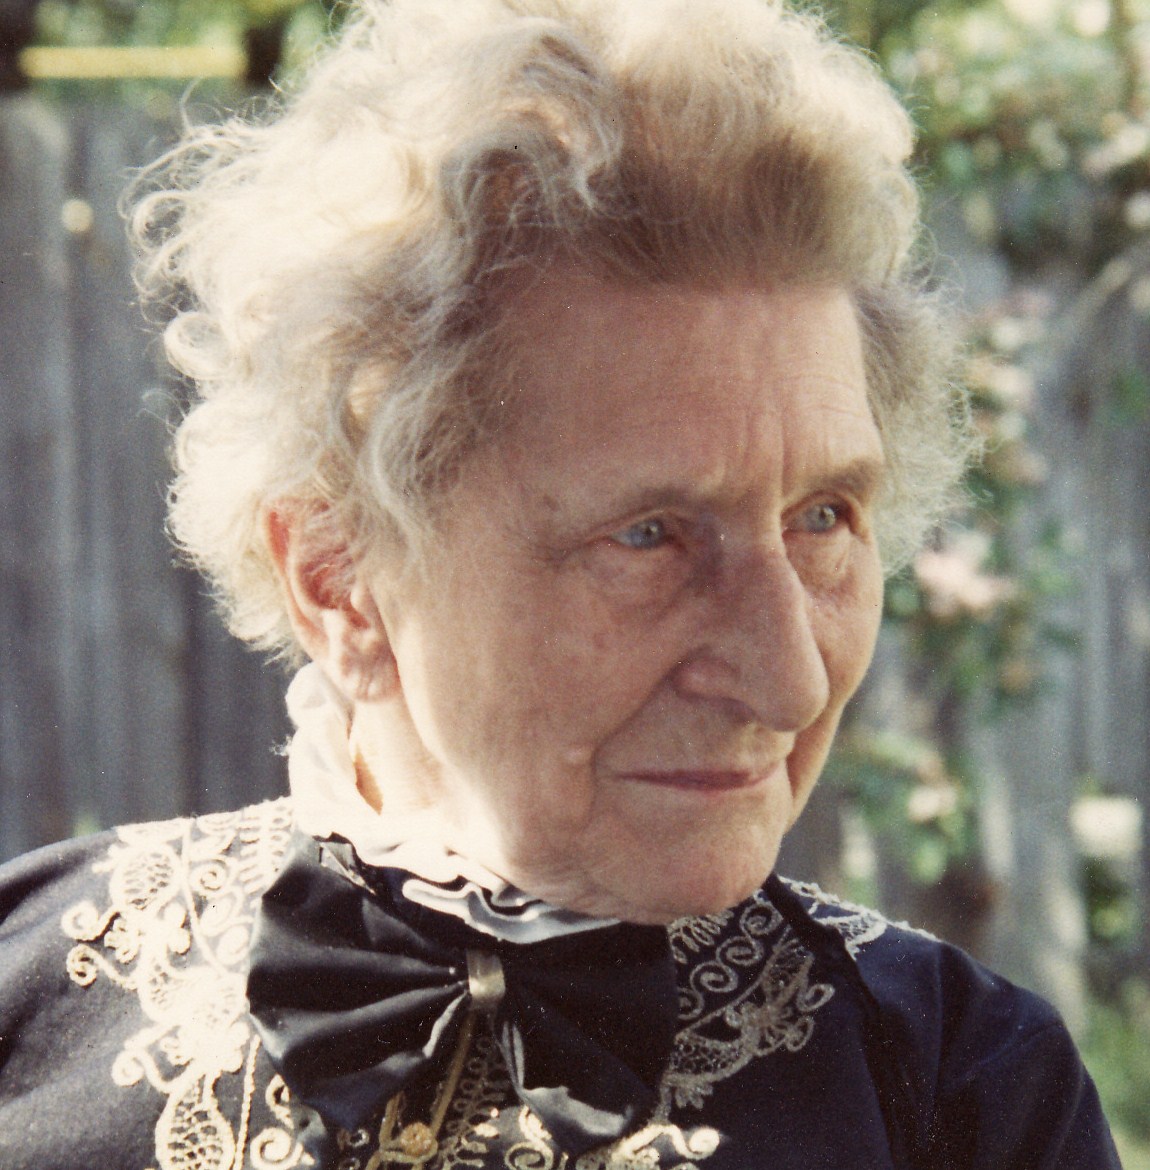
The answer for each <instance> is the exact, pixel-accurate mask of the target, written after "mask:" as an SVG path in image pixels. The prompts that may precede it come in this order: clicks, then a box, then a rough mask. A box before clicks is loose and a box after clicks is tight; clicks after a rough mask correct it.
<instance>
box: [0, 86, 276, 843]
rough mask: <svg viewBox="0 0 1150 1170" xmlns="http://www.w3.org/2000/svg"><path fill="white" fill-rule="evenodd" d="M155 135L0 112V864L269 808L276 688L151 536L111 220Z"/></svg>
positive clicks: (134, 325) (158, 475)
mask: <svg viewBox="0 0 1150 1170" xmlns="http://www.w3.org/2000/svg"><path fill="white" fill-rule="evenodd" d="M169 133H170V129H169V127H168V126H166V125H165V124H164V123H162V122H156V121H153V120H152V119H150V118H148V117H147V116H146V115H145V114H143V113H137V112H133V111H131V110H125V109H124V108H122V107H119V106H113V105H106V106H104V105H100V104H99V103H82V102H78V101H77V102H69V103H68V104H66V105H62V104H56V103H53V102H52V101H50V100H48V99H46V98H43V97H41V96H38V95H35V94H31V93H20V94H15V95H5V96H3V97H0V854H3V855H5V856H8V855H12V854H14V853H17V852H20V851H22V850H25V849H28V848H31V847H33V846H35V845H38V844H40V843H42V842H45V841H49V840H53V839H56V838H59V837H63V836H67V835H69V834H71V833H73V832H75V831H77V830H81V829H85V828H90V827H96V826H102V825H108V824H113V823H117V822H122V821H124V820H130V819H131V820H134V819H143V818H154V817H166V816H171V815H174V814H177V813H184V812H188V811H190V810H199V809H205V810H211V809H219V808H223V807H226V806H229V805H232V806H234V805H235V804H237V803H239V802H241V801H244V800H248V799H251V798H253V797H256V796H259V795H262V794H271V793H275V792H279V791H281V790H282V788H283V782H282V779H281V775H280V774H281V771H282V762H281V761H280V760H279V759H278V758H277V757H276V756H275V755H274V754H273V752H272V747H273V745H275V744H276V743H277V742H280V741H282V739H283V737H284V735H285V731H286V727H285V719H284V716H283V714H282V680H281V679H280V678H278V677H277V672H276V671H274V670H270V669H268V668H265V667H264V666H263V665H262V664H261V662H260V661H259V660H258V659H257V658H256V657H255V656H253V655H251V654H249V653H247V652H246V651H244V650H243V649H242V648H241V647H239V646H238V645H237V644H235V643H234V642H233V641H231V640H230V639H228V638H227V637H226V636H225V635H224V634H223V633H222V631H221V630H220V628H219V622H218V620H217V619H216V618H215V616H214V615H213V614H212V613H211V612H210V610H211V607H210V604H209V603H208V602H207V601H206V600H205V598H204V596H203V586H202V584H201V583H200V582H199V581H198V580H197V579H196V578H195V577H194V576H193V575H192V574H190V573H188V572H187V571H185V570H183V569H180V568H177V567H176V566H175V565H174V564H173V558H172V554H171V550H170V548H169V546H168V544H167V541H166V538H165V536H164V534H163V513H164V503H163V499H164V483H165V480H166V478H167V467H166V456H165V445H166V444H165V428H166V422H167V419H168V416H169V414H170V402H169V398H168V397H167V395H166V393H165V390H164V386H165V375H164V374H163V373H162V368H161V364H160V360H159V356H158V351H157V345H156V343H155V340H154V338H153V337H151V336H150V334H149V333H148V331H147V329H146V327H145V325H144V322H143V320H142V318H141V315H140V312H139V310H138V308H137V307H136V306H135V304H134V303H133V292H132V288H131V282H130V279H129V275H128V274H129V266H130V261H129V256H128V251H127V245H126V241H125V235H124V229H123V225H122V223H121V222H120V220H119V217H118V215H117V213H116V202H117V198H118V196H119V193H120V191H121V190H122V188H123V186H124V183H125V180H126V177H127V174H128V171H129V170H130V168H132V167H135V166H138V165H140V164H141V163H142V162H144V161H146V160H148V159H149V158H151V157H153V156H154V155H155V154H157V153H158V152H159V150H160V149H161V147H162V145H163V143H164V141H165V139H166V137H167V136H168V134H169Z"/></svg>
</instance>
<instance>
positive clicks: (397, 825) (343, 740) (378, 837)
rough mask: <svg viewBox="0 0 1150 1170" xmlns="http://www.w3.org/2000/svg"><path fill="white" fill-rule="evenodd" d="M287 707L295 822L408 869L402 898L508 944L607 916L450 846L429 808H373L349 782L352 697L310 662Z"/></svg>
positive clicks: (367, 858)
mask: <svg viewBox="0 0 1150 1170" xmlns="http://www.w3.org/2000/svg"><path fill="white" fill-rule="evenodd" d="M287 707H288V713H289V714H290V715H291V718H292V720H293V722H294V723H295V726H296V731H295V734H294V735H293V737H292V740H291V744H290V746H289V748H288V776H289V780H290V783H291V794H292V803H293V806H294V809H295V818H296V823H297V825H298V826H299V827H300V829H302V830H303V831H304V832H305V833H308V834H310V835H311V836H313V837H318V838H320V839H321V840H324V839H330V838H343V839H344V840H345V841H347V842H349V843H350V844H351V846H352V847H353V848H354V850H355V852H356V855H357V856H358V857H359V860H360V861H361V862H363V863H364V864H365V865H369V866H377V867H385V868H389V869H398V870H404V871H406V872H407V873H408V874H409V875H410V876H409V877H408V878H407V879H406V881H405V882H404V884H403V895H404V897H406V898H408V899H409V900H411V901H412V902H416V903H418V904H420V905H423V906H427V907H429V908H431V909H433V910H438V911H440V912H441V913H445V914H451V915H453V916H455V917H456V918H460V919H462V920H463V921H464V922H466V923H468V924H469V925H471V926H473V927H474V928H475V929H476V930H480V931H482V932H484V933H485V934H489V935H492V936H494V937H495V938H500V939H504V940H506V941H508V942H518V943H530V942H539V941H542V940H543V939H546V938H554V937H556V936H559V935H564V934H574V933H577V932H579V931H584V930H594V929H596V928H598V927H601V926H607V925H611V924H612V923H613V922H614V921H615V920H614V919H606V918H590V917H587V916H586V915H582V914H577V913H575V912H574V911H571V910H564V909H561V908H560V907H557V906H552V905H550V904H549V903H547V902H544V901H542V900H540V899H539V898H535V897H533V896H532V895H530V894H527V893H525V892H524V891H523V890H520V889H518V888H517V887H515V886H513V885H511V884H510V883H508V882H506V881H504V880H503V879H502V878H500V877H499V876H497V875H496V874H494V873H492V872H491V871H490V870H489V869H487V868H486V867H485V866H483V865H480V864H479V863H477V862H475V861H472V860H471V859H469V858H467V857H464V856H463V855H462V854H459V853H457V852H456V851H455V850H453V849H451V848H449V847H448V846H447V845H446V844H445V843H444V830H443V825H442V822H441V820H440V818H439V817H438V815H437V814H436V813H435V812H434V811H433V810H420V811H418V812H408V813H396V812H395V811H391V812H389V810H388V809H387V803H386V802H387V793H386V792H384V794H383V799H384V808H383V810H382V811H381V812H376V810H375V809H374V808H372V806H371V805H370V804H369V803H368V802H367V801H366V800H365V799H364V797H363V795H362V793H361V792H360V790H359V787H358V785H357V783H356V776H355V762H354V760H353V759H352V754H351V749H350V747H349V743H348V733H349V729H350V725H351V707H350V704H349V703H348V701H347V700H346V699H345V698H344V696H343V695H342V694H341V693H340V691H339V690H338V689H337V688H336V687H335V686H334V685H333V684H332V682H331V681H330V680H329V679H328V677H327V675H325V674H324V672H323V671H322V669H321V668H320V667H319V666H318V665H316V664H315V663H309V664H308V665H307V666H305V667H303V669H302V670H300V671H299V673H298V674H297V675H296V676H295V678H294V679H293V680H292V683H291V686H289V687H288V692H287Z"/></svg>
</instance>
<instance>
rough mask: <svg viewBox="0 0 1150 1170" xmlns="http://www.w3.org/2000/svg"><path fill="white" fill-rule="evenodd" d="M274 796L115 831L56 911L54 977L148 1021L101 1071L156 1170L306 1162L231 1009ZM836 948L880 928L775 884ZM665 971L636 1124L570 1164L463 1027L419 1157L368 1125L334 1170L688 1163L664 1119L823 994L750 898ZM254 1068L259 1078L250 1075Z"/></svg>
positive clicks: (808, 965)
mask: <svg viewBox="0 0 1150 1170" xmlns="http://www.w3.org/2000/svg"><path fill="white" fill-rule="evenodd" d="M291 826H292V817H291V811H290V805H289V803H288V802H287V801H277V802H274V803H271V804H265V805H258V806H255V807H253V808H249V809H245V810H242V811H241V812H237V813H228V814H218V815H213V816H206V817H201V818H198V819H196V820H176V821H169V822H164V823H161V824H153V825H142V826H128V827H125V828H122V829H120V830H118V840H117V842H116V843H115V844H114V845H113V846H112V847H111V848H110V849H109V851H108V853H107V855H106V856H105V857H104V858H103V859H102V860H100V861H99V862H97V863H96V864H95V866H94V869H95V871H96V872H98V873H106V874H107V875H108V906H107V907H106V908H105V909H102V910H101V909H100V908H98V907H97V906H96V905H95V904H94V903H93V902H90V901H84V902H81V903H78V904H77V905H75V906H73V907H71V909H69V910H68V911H67V912H66V913H65V914H64V916H63V919H62V927H63V930H64V932H65V933H66V934H67V935H68V936H69V937H70V938H71V939H73V940H74V941H75V943H76V945H75V946H73V947H72V949H71V951H70V952H69V955H68V959H67V969H68V973H69V975H70V977H71V978H72V980H73V981H74V982H75V983H77V984H79V985H80V986H83V987H88V986H91V985H93V984H94V983H96V982H97V980H106V981H108V982H110V983H112V984H114V985H115V986H117V987H119V988H120V989H121V990H122V991H124V992H125V993H131V994H134V995H136V996H137V998H138V1000H139V1004H140V1008H141V1010H142V1012H143V1015H144V1017H145V1018H146V1019H147V1021H148V1024H147V1026H145V1027H144V1028H142V1029H140V1030H139V1031H138V1032H136V1033H135V1034H134V1035H133V1036H131V1037H129V1038H128V1040H127V1041H125V1043H124V1046H123V1048H122V1050H121V1051H120V1053H119V1055H118V1056H117V1058H116V1060H115V1062H114V1064H113V1067H112V1069H111V1075H112V1078H113V1080H114V1082H115V1083H116V1084H118V1085H121V1086H125V1087H126V1086H131V1085H138V1084H141V1083H146V1084H148V1085H149V1086H151V1088H152V1089H154V1090H155V1091H156V1092H157V1093H159V1094H161V1095H162V1097H163V1100H164V1104H163V1106H162V1109H161V1112H160V1118H159V1122H158V1124H157V1127H156V1137H155V1142H156V1147H155V1149H156V1160H157V1170H240V1167H243V1166H250V1167H251V1168H252V1170H294V1168H297V1167H301V1166H304V1165H307V1164H310V1159H307V1158H306V1156H305V1155H304V1153H303V1151H302V1148H301V1146H300V1143H299V1142H298V1141H297V1139H296V1137H295V1130H294V1126H293V1122H292V1115H291V1111H290V1108H289V1103H288V1090H287V1088H286V1086H285V1085H284V1083H283V1081H282V1079H281V1078H279V1077H278V1076H273V1077H272V1078H271V1080H270V1081H269V1082H268V1083H267V1084H266V1085H257V1079H258V1074H257V1063H256V1062H257V1056H258V1053H259V1040H258V1037H257V1036H256V1035H255V1033H254V1031H253V1029H252V1027H251V1025H250V1023H249V1021H248V1017H247V1013H246V1000H245V986H244V985H245V966H246V957H247V953H248V947H249V944H250V938H251V927H252V922H253V914H254V910H255V906H256V902H257V900H258V897H259V895H260V894H262V892H263V891H264V890H265V889H266V888H267V886H268V885H269V884H270V883H271V881H272V879H273V878H274V876H275V874H276V872H277V870H278V868H279V865H280V863H281V861H282V858H283V855H284V853H285V851H286V848H287V843H288V839H289V836H290V833H291ZM789 885H790V888H791V889H792V890H793V891H794V892H795V893H796V894H797V895H798V896H799V897H800V898H801V899H802V900H803V902H804V903H805V904H806V905H807V908H808V912H809V913H810V914H811V915H812V916H813V917H815V918H817V919H818V920H819V921H821V922H824V923H826V924H827V925H829V926H831V927H833V928H834V929H835V930H837V931H839V933H840V934H841V935H842V937H843V939H844V941H845V943H846V946H847V948H848V950H849V951H850V953H851V954H852V955H857V953H858V952H859V950H860V949H861V948H863V947H864V946H866V945H867V944H868V943H870V942H873V941H874V940H875V939H877V938H879V937H880V936H881V935H882V934H883V933H884V931H885V930H886V929H887V926H888V925H889V924H888V923H887V921H886V920H885V919H883V918H882V917H881V916H880V915H878V914H875V913H874V912H873V911H870V910H867V909H865V908H863V907H859V906H853V905H851V904H850V903H844V902H839V901H837V900H836V899H833V898H831V897H829V896H828V895H826V894H824V893H823V892H822V891H821V890H820V889H819V888H818V887H817V886H814V885H808V884H804V883H789ZM670 943H671V949H672V953H673V955H674V958H675V960H676V962H677V964H678V965H679V967H680V988H679V994H680V1004H679V1015H680V1025H681V1027H680V1031H679V1033H678V1035H677V1037H676V1043H675V1048H674V1052H673V1054H672V1058H671V1062H670V1066H669V1067H668V1069H667V1071H666V1073H665V1074H664V1077H663V1084H662V1093H661V1098H660V1103H659V1106H658V1108H657V1110H656V1113H655V1116H654V1117H653V1118H652V1120H651V1123H650V1124H649V1125H647V1126H645V1127H644V1128H643V1129H641V1130H639V1131H638V1132H636V1133H634V1134H631V1135H629V1136H628V1137H626V1138H623V1139H621V1140H620V1141H618V1142H616V1143H614V1144H613V1145H611V1146H609V1147H606V1148H604V1149H602V1150H596V1151H592V1152H591V1153H588V1154H586V1155H584V1156H583V1157H581V1158H579V1159H576V1160H574V1161H572V1160H571V1159H569V1157H568V1156H567V1155H565V1154H563V1153H561V1152H560V1151H559V1150H558V1149H557V1148H556V1147H555V1145H554V1143H553V1142H552V1141H551V1138H550V1135H549V1134H548V1133H547V1131H546V1129H545V1128H544V1127H543V1125H542V1123H541V1122H540V1121H539V1119H538V1118H537V1117H536V1116H535V1115H534V1114H533V1113H531V1111H530V1110H529V1109H527V1108H525V1107H522V1106H520V1105H518V1104H517V1103H515V1101H514V1096H513V1093H512V1090H511V1084H510V1080H509V1079H508V1077H507V1074H506V1070H505V1069H504V1068H503V1063H502V1058H501V1056H500V1054H499V1052H498V1049H497V1047H496V1045H495V1043H494V1041H493V1039H492V1038H491V1036H490V1034H489V1033H487V1032H486V1031H480V1032H478V1033H477V1034H476V1036H475V1041H474V1044H473V1046H472V1049H471V1052H470V1055H469V1056H468V1058H467V1060H466V1063H465V1065H464V1071H463V1074H462V1076H461V1077H460V1080H459V1082H458V1085H457V1088H456V1092H455V1094H454V1097H453V1099H452V1101H451V1106H450V1109H449V1112H448V1114H447V1117H446V1119H445V1123H444V1126H443V1136H442V1140H440V1141H439V1142H438V1146H437V1149H436V1151H435V1154H434V1155H433V1156H432V1157H431V1158H430V1160H429V1159H427V1158H426V1157H422V1158H421V1157H406V1158H405V1157H400V1158H399V1159H398V1161H397V1158H396V1151H395V1149H394V1143H393V1148H390V1149H387V1150H385V1149H384V1146H383V1144H382V1143H381V1138H380V1135H379V1134H376V1133H374V1132H372V1131H370V1130H361V1131H358V1132H357V1133H354V1134H348V1133H345V1134H342V1135H341V1137H340V1142H339V1145H340V1159H339V1165H338V1170H385V1168H386V1167H389V1166H396V1165H407V1166H411V1167H414V1166H415V1165H417V1164H419V1165H423V1164H426V1165H428V1166H432V1165H433V1166H435V1167H436V1170H482V1168H483V1167H484V1166H488V1165H490V1164H491V1162H490V1159H491V1158H492V1157H493V1156H494V1157H499V1158H500V1159H501V1161H502V1165H503V1167H504V1168H505V1170H699V1164H700V1163H701V1162H704V1161H706V1160H707V1159H708V1158H709V1157H711V1155H713V1154H714V1153H715V1151H716V1150H717V1149H718V1146H719V1141H720V1136H719V1134H718V1132H717V1131H716V1130H715V1129H713V1128H712V1127H710V1126H706V1125H684V1124H682V1120H683V1119H682V1118H679V1119H677V1121H678V1123H676V1122H673V1121H672V1120H671V1117H672V1112H673V1111H674V1110H693V1109H699V1108H701V1107H703V1106H704V1105H705V1103H706V1101H707V1099H708V1098H709V1097H710V1096H711V1095H712V1093H713V1092H714V1088H715V1086H716V1085H717V1084H718V1083H719V1082H721V1081H724V1080H726V1079H727V1078H729V1077H731V1076H734V1075H735V1074H736V1073H738V1072H739V1071H740V1070H741V1069H743V1068H745V1067H746V1066H747V1065H748V1064H750V1063H751V1062H752V1061H753V1060H756V1059H758V1058H760V1057H764V1056H767V1055H770V1054H772V1053H776V1052H786V1053H798V1052H800V1051H801V1050H802V1049H803V1048H804V1047H805V1046H806V1045H807V1043H808V1042H809V1041H810V1039H811V1036H812V1034H813V1032H814V1028H815V1017H816V1015H817V1013H818V1012H819V1010H820V1009H821V1008H822V1007H823V1006H824V1005H825V1004H826V1003H827V1002H828V1001H829V1000H830V999H831V998H832V997H833V995H834V989H833V987H831V985H830V984H827V983H821V982H819V981H817V980H816V979H815V978H814V976H813V973H812V968H813V964H814V958H813V956H812V955H811V953H810V952H809V951H808V950H807V949H806V948H805V947H804V946H803V945H802V944H801V943H800V942H799V940H798V939H797V938H796V936H795V935H794V933H793V931H792V930H791V928H790V927H789V926H788V925H787V923H786V922H785V921H784V919H783V917H782V915H781V914H780V913H779V912H778V911H777V910H776V909H775V907H774V906H773V905H772V904H771V903H770V901H769V899H768V898H767V897H766V895H765V894H762V893H760V894H757V895H755V896H754V897H753V898H751V899H750V900H749V901H747V902H746V903H743V904H742V905H741V906H739V907H736V908H735V909H733V910H728V911H724V912H723V913H721V914H715V915H710V916H707V917H701V918H687V919H682V920H681V921H679V922H676V923H674V924H673V925H672V926H671V927H670ZM264 1075H266V1072H265V1073H264Z"/></svg>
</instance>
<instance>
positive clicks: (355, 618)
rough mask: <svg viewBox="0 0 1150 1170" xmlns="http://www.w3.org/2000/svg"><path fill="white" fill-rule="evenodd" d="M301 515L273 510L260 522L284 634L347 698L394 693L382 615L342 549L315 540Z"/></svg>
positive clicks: (395, 678)
mask: <svg viewBox="0 0 1150 1170" xmlns="http://www.w3.org/2000/svg"><path fill="white" fill-rule="evenodd" d="M309 511H310V510H308V509H307V508H306V506H300V507H298V508H293V507H292V506H291V505H281V506H279V507H276V508H273V509H269V510H268V512H267V513H266V514H265V516H264V532H265V536H266V538H267V542H268V551H269V552H270V554H271V557H272V560H273V562H274V563H275V566H276V569H277V571H278V573H279V577H280V583H281V585H282V586H283V592H284V601H285V604H286V607H287V611H288V618H289V620H290V621H291V624H292V629H293V630H294V631H295V635H296V638H297V639H298V640H299V644H300V646H302V647H303V650H304V652H305V653H306V654H307V655H308V657H309V658H311V659H312V660H313V661H315V662H318V663H319V665H320V666H322V667H323V668H324V671H325V672H326V673H327V675H328V677H329V678H330V679H331V681H332V682H333V683H335V684H336V686H338V687H339V688H340V690H341V691H343V693H344V694H345V695H346V696H347V697H348V698H349V699H351V700H352V701H355V702H369V703H370V702H379V701H380V700H383V699H386V698H387V697H388V696H389V695H390V694H393V693H395V692H396V691H397V690H398V688H399V675H398V672H397V670H396V664H395V657H394V655H393V654H392V652H391V641H390V639H389V637H388V634H387V629H386V626H385V624H384V621H383V616H382V614H381V613H380V611H379V606H378V604H377V603H376V600H375V597H374V596H373V594H372V592H371V589H370V588H369V586H368V585H367V584H366V583H365V582H363V581H362V580H360V579H359V578H358V577H357V576H356V569H355V567H354V566H353V564H352V562H351V558H350V557H349V555H348V552H347V549H346V547H345V546H343V545H335V544H333V543H332V542H331V541H330V540H323V539H322V538H320V537H319V535H318V534H317V532H316V530H315V525H314V518H313V517H312V516H311V515H310V514H309ZM309 521H310V522H309ZM324 535H328V534H324Z"/></svg>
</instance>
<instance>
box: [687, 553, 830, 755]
mask: <svg viewBox="0 0 1150 1170" xmlns="http://www.w3.org/2000/svg"><path fill="white" fill-rule="evenodd" d="M699 603H700V609H701V612H702V615H703V616H702V619H701V621H700V628H699V631H698V635H699V638H698V648H697V650H695V651H694V652H693V653H692V654H690V655H689V656H688V657H687V658H686V659H684V661H683V662H682V663H680V665H679V667H678V668H677V670H676V672H675V674H674V685H675V688H676V690H677V691H678V692H679V693H680V694H681V695H683V696H685V697H688V698H696V699H699V698H701V699H710V700H715V701H725V702H728V703H734V704H738V705H740V706H742V707H743V708H744V710H743V712H742V715H743V717H745V718H750V719H753V720H755V721H756V722H759V723H761V724H763V725H764V726H766V727H769V728H771V729H772V730H775V731H780V732H795V733H797V732H799V731H802V730H803V729H804V728H806V727H809V726H810V725H811V724H812V723H813V722H814V721H815V720H816V719H817V718H818V717H819V716H820V715H821V714H822V713H823V711H824V710H825V709H826V707H827V704H828V702H829V701H830V680H829V678H828V676H827V670H826V664H825V663H824V661H823V655H822V652H821V651H820V649H819V645H818V642H817V641H816V639H815V633H814V627H813V608H812V602H811V599H810V597H809V596H808V594H807V591H806V589H805V588H804V586H803V583H802V581H801V580H800V579H799V577H798V575H797V574H796V572H795V570H794V568H793V567H792V565H791V563H790V561H789V560H788V559H787V555H786V552H785V550H782V549H780V550H772V549H761V548H760V549H754V550H748V551H747V552H746V553H745V554H744V555H742V556H739V557H738V558H734V559H728V560H727V563H725V564H724V565H723V566H722V567H721V568H719V569H717V570H716V572H715V573H714V575H713V576H712V578H711V579H710V580H708V581H707V582H706V583H705V584H704V585H702V586H701V588H700V594H699Z"/></svg>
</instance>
